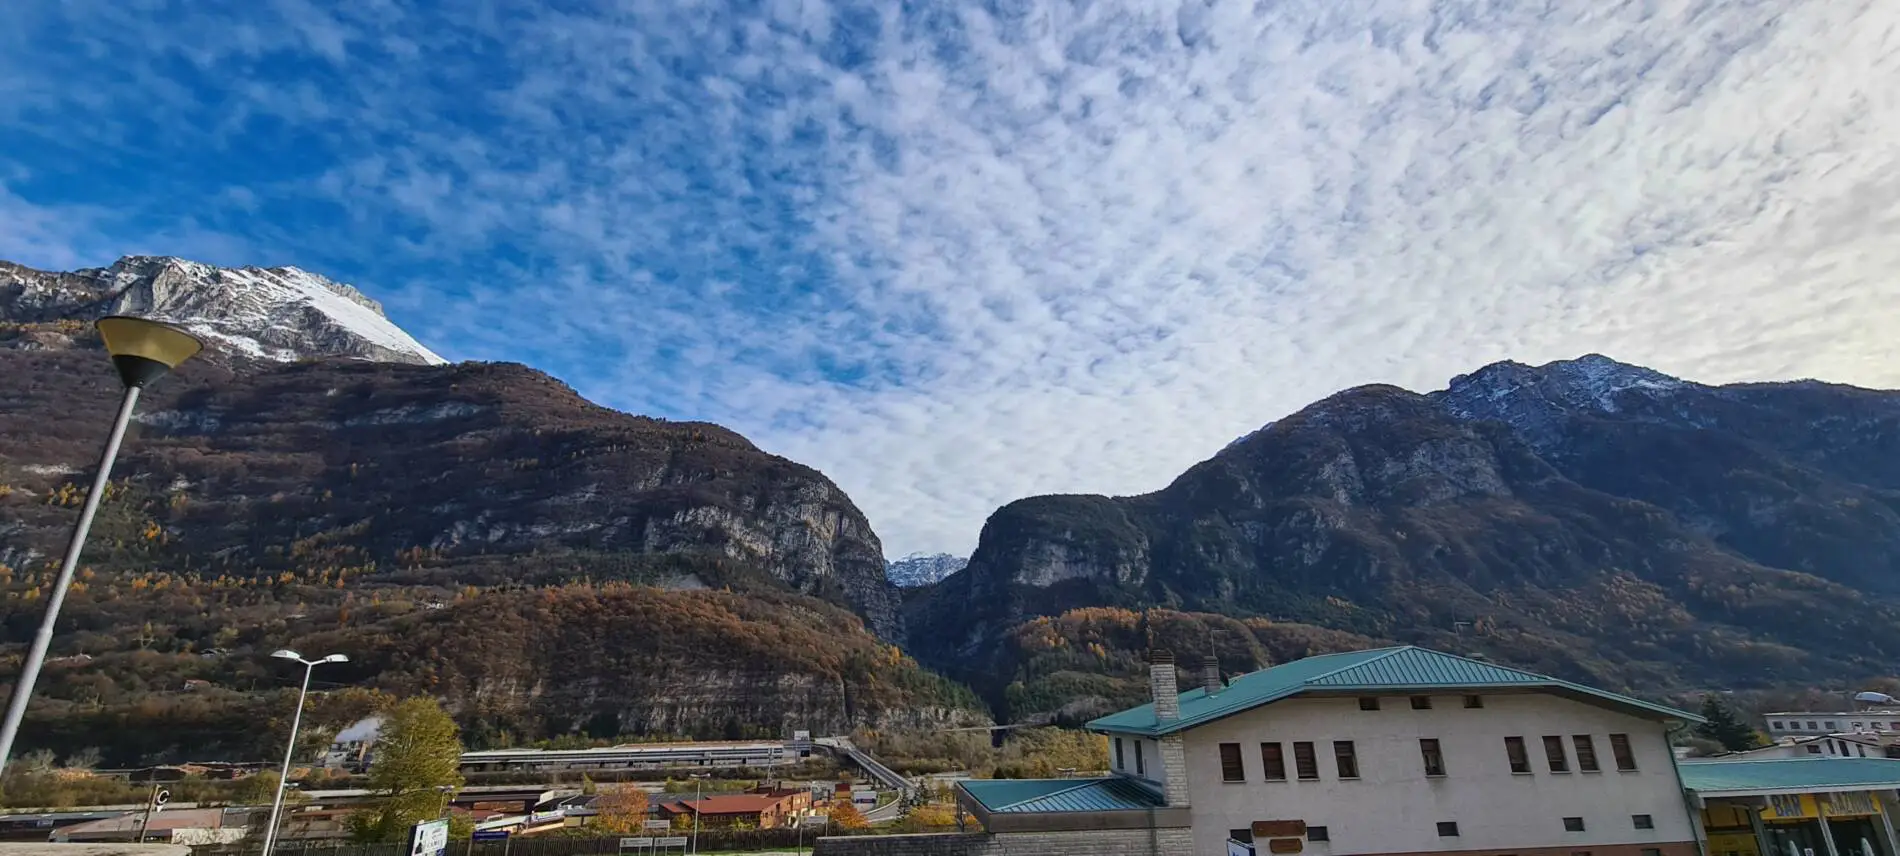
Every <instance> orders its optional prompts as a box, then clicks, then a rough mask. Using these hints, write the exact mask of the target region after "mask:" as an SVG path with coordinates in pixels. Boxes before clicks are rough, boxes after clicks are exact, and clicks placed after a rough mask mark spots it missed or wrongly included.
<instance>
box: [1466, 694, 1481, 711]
mask: <svg viewBox="0 0 1900 856" xmlns="http://www.w3.org/2000/svg"><path fill="white" fill-rule="evenodd" d="M1465 707H1467V708H1471V709H1474V710H1475V709H1477V708H1480V707H1484V696H1481V695H1468V696H1465Z"/></svg>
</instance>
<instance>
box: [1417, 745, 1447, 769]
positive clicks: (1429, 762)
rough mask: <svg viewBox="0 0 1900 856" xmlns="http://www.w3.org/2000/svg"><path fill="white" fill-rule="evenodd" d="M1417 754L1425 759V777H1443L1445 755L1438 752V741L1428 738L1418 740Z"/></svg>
mask: <svg viewBox="0 0 1900 856" xmlns="http://www.w3.org/2000/svg"><path fill="white" fill-rule="evenodd" d="M1418 754H1419V755H1420V756H1422V757H1423V758H1424V759H1425V775H1427V776H1442V775H1445V753H1443V752H1440V751H1438V741H1437V740H1434V739H1432V738H1430V737H1424V738H1420V739H1419V741H1418Z"/></svg>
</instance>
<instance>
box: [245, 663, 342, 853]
mask: <svg viewBox="0 0 1900 856" xmlns="http://www.w3.org/2000/svg"><path fill="white" fill-rule="evenodd" d="M270 655H271V656H272V657H276V658H277V659H279V660H296V661H297V662H299V663H302V664H303V688H302V689H299V690H297V712H296V714H294V715H292V716H291V718H290V743H289V744H288V745H286V746H285V747H284V770H283V772H281V773H278V774H277V795H276V796H274V797H272V798H271V801H270V825H268V826H265V827H264V856H270V851H271V848H272V847H274V846H276V844H277V817H278V815H279V814H281V813H282V812H283V810H284V783H285V782H287V781H289V780H290V760H291V759H292V758H293V757H295V756H296V754H297V726H299V725H302V724H303V700H304V697H305V696H308V695H310V673H311V672H313V671H316V668H317V667H318V666H321V665H323V664H325V663H347V662H349V661H350V658H348V657H345V656H343V655H342V654H331V655H330V656H328V657H324V658H323V659H321V660H306V659H304V658H303V655H302V654H299V653H297V652H295V651H292V650H289V649H283V650H279V651H272V652H271V654H270Z"/></svg>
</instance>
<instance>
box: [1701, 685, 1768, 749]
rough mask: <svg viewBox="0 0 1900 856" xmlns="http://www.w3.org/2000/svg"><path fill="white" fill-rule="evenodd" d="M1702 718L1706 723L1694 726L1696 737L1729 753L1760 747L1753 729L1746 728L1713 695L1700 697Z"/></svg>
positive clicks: (1744, 724) (1729, 708) (1732, 710)
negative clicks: (1706, 739)
mask: <svg viewBox="0 0 1900 856" xmlns="http://www.w3.org/2000/svg"><path fill="white" fill-rule="evenodd" d="M1702 718H1703V719H1706V720H1708V721H1707V722H1704V723H1702V724H1701V725H1698V726H1696V728H1695V733H1696V735H1697V736H1699V737H1705V738H1708V739H1710V740H1713V741H1715V742H1717V743H1720V744H1722V748H1724V749H1727V750H1729V751H1730V752H1740V751H1742V750H1744V749H1753V748H1755V747H1756V746H1758V745H1760V742H1759V739H1758V738H1757V736H1756V734H1755V729H1753V728H1750V727H1748V724H1747V723H1745V722H1743V721H1742V719H1741V717H1739V716H1737V715H1736V714H1735V710H1734V709H1733V708H1731V707H1729V706H1728V705H1727V704H1725V703H1723V701H1722V700H1721V699H1719V698H1717V697H1715V696H1713V695H1705V696H1703V697H1702Z"/></svg>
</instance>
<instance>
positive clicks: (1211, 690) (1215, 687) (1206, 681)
mask: <svg viewBox="0 0 1900 856" xmlns="http://www.w3.org/2000/svg"><path fill="white" fill-rule="evenodd" d="M1226 686H1227V682H1226V681H1223V680H1221V679H1220V661H1219V660H1216V659H1214V658H1213V657H1211V656H1210V657H1206V658H1204V659H1202V660H1201V688H1202V689H1205V690H1207V694H1208V695H1213V694H1215V693H1217V692H1220V691H1221V690H1222V689H1225V688H1226Z"/></svg>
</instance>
